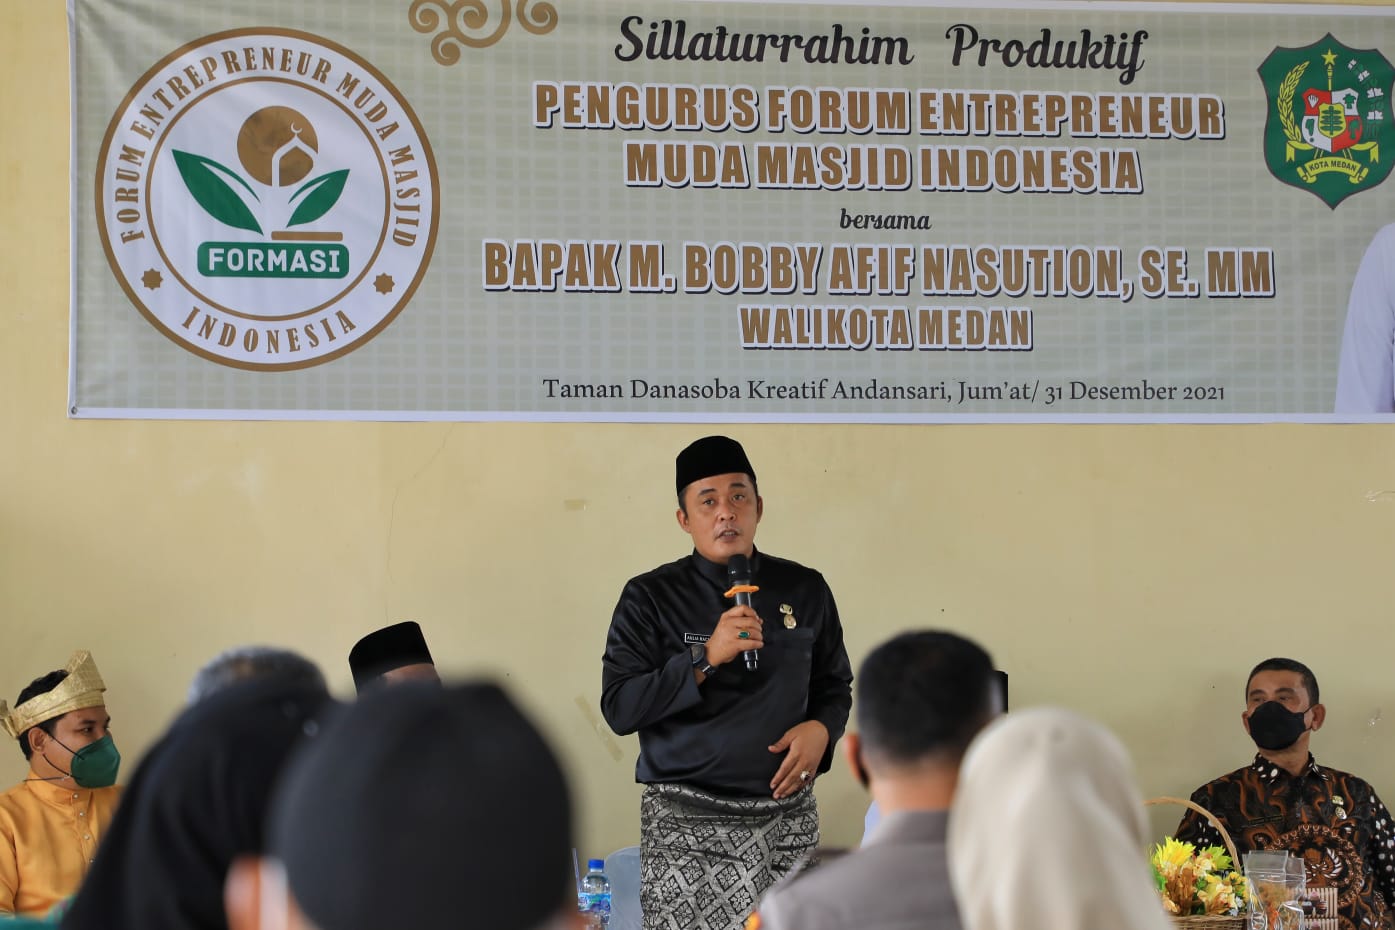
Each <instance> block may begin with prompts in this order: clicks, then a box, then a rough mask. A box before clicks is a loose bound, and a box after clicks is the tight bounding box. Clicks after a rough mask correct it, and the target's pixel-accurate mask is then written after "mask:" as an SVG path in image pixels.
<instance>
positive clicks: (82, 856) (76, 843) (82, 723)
mask: <svg viewBox="0 0 1395 930" xmlns="http://www.w3.org/2000/svg"><path fill="white" fill-rule="evenodd" d="M105 691H106V685H105V684H104V683H103V682H102V676H101V674H99V673H98V671H97V665H96V663H95V662H93V661H92V656H91V655H90V654H89V653H87V652H76V653H74V654H73V657H72V659H71V660H70V661H69V662H68V666H67V668H63V669H59V670H57V671H54V672H50V673H49V674H47V675H44V676H43V677H42V678H38V679H35V680H34V681H33V682H31V683H30V684H29V686H28V687H26V688H25V689H24V690H23V691H21V692H20V693H19V701H18V703H17V704H16V706H15V707H14V709H13V710H11V709H10V708H9V707H8V706H7V705H6V704H5V702H4V701H0V726H3V727H4V729H5V731H6V732H7V733H9V734H10V735H11V736H13V737H15V738H16V739H18V740H19V747H20V751H21V752H23V753H24V757H25V758H26V759H28V760H29V776H28V777H27V778H26V779H25V780H24V781H23V782H21V783H20V784H18V785H16V786H15V787H13V788H11V789H9V790H8V791H5V792H4V793H0V915H16V914H18V915H31V916H39V915H44V914H47V913H48V912H49V911H50V910H51V909H52V908H53V906H54V905H55V904H57V903H59V902H60V901H62V900H63V899H64V898H67V897H68V896H70V895H71V894H73V892H75V891H77V887H78V884H79V883H80V882H81V881H82V877H83V876H84V875H86V874H87V868H88V866H89V865H90V864H91V863H92V857H93V856H94V855H96V852H97V841H98V840H99V839H101V834H102V830H103V829H104V828H105V827H106V825H107V824H108V823H109V822H110V821H111V815H112V813H113V811H114V810H115V808H116V802H117V799H118V797H119V796H120V791H121V789H119V788H117V787H115V784H116V772H117V768H118V767H119V766H120V763H121V756H120V754H119V753H118V752H117V751H116V745H115V744H114V743H113V742H112V740H111V734H110V732H108V730H109V727H110V725H111V716H110V715H109V714H108V713H107V709H106V697H105V696H104V694H103V692H105Z"/></svg>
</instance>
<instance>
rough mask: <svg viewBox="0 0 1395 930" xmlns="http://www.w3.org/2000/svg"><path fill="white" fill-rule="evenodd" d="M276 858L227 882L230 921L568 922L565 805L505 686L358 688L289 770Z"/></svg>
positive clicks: (292, 927) (553, 765) (548, 754)
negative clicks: (355, 698)
mask: <svg viewBox="0 0 1395 930" xmlns="http://www.w3.org/2000/svg"><path fill="white" fill-rule="evenodd" d="M268 831H269V833H270V837H271V842H270V847H269V850H268V855H267V856H265V857H263V858H261V859H259V860H251V859H248V860H245V861H243V862H242V863H240V864H239V865H238V866H237V867H236V868H235V869H234V871H233V874H232V875H231V876H230V877H229V882H228V888H227V895H226V897H227V907H228V918H229V925H230V927H231V928H232V930H382V928H384V927H445V926H460V925H466V924H470V923H473V922H475V921H474V920H472V918H471V915H470V909H471V907H472V906H474V905H472V896H473V895H477V894H480V893H482V891H481V889H488V898H487V900H485V901H476V902H474V904H475V905H478V906H479V907H481V908H483V909H485V910H486V911H487V914H476V915H475V917H476V918H478V921H479V922H480V923H481V925H484V924H486V923H487V925H488V926H489V927H490V928H492V930H543V928H549V930H550V928H554V927H557V928H560V927H571V926H574V925H575V923H576V921H577V920H578V917H577V914H576V897H575V887H574V881H573V875H572V860H571V850H572V833H571V801H570V798H569V795H568V791H567V785H566V780H565V777H564V776H563V774H562V769H561V766H560V765H559V764H558V762H557V758H556V757H555V756H554V755H553V753H552V750H551V749H550V748H549V747H548V746H547V744H546V742H545V741H544V740H543V738H542V736H541V735H540V734H539V733H538V731H537V729H536V728H535V727H534V726H533V725H532V723H531V722H529V720H528V719H527V718H526V717H524V715H523V714H522V713H521V712H520V711H519V709H518V707H517V706H515V705H514V703H513V702H512V701H511V700H510V699H509V697H508V695H506V694H505V693H504V692H503V690H501V689H500V688H499V687H498V686H496V685H492V684H466V685H458V686H450V687H439V686H432V685H428V684H422V683H409V684H404V685H402V686H400V687H395V688H386V689H380V690H376V691H373V692H370V693H368V694H366V695H364V696H363V697H362V698H361V699H360V700H359V702H358V703H356V704H354V705H353V706H352V707H350V708H348V709H347V710H346V711H345V712H344V713H343V714H342V715H341V716H340V717H339V718H338V719H337V720H335V721H334V722H333V723H331V724H330V725H329V726H328V727H327V728H326V729H325V731H324V733H323V735H322V736H321V737H320V739H319V740H317V741H316V743H315V744H314V745H313V746H312V747H309V748H308V749H307V751H306V752H305V753H304V754H303V755H301V756H300V757H299V758H298V759H297V760H296V761H295V762H294V763H293V764H292V766H291V770H290V772H289V773H288V774H287V777H286V779H285V781H284V782H283V783H282V785H281V787H280V788H279V789H278V792H277V797H276V800H275V802H274V804H273V807H272V819H271V822H270V825H269V827H268Z"/></svg>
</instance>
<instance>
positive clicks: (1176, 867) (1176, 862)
mask: <svg viewBox="0 0 1395 930" xmlns="http://www.w3.org/2000/svg"><path fill="white" fill-rule="evenodd" d="M1195 852H1196V847H1195V846H1193V845H1192V844H1191V843H1184V842H1182V841H1181V840H1179V839H1176V838H1175V837H1171V836H1169V837H1167V838H1166V839H1164V840H1163V841H1162V842H1161V843H1159V844H1158V845H1157V846H1155V847H1153V857H1152V859H1153V867H1154V868H1155V869H1157V870H1158V871H1159V872H1161V873H1162V875H1163V877H1164V878H1171V877H1173V876H1175V875H1176V874H1177V873H1178V872H1179V871H1181V869H1182V867H1183V866H1184V865H1186V864H1187V863H1188V862H1190V861H1191V858H1192V854H1193V853H1195Z"/></svg>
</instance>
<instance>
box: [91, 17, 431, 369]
mask: <svg viewBox="0 0 1395 930" xmlns="http://www.w3.org/2000/svg"><path fill="white" fill-rule="evenodd" d="M96 196H97V204H96V206H97V216H98V226H99V228H100V230H101V234H102V245H103V247H104V248H105V250H106V254H107V260H108V262H109V263H110V265H111V268H112V271H113V272H114V273H115V275H116V277H117V280H118V281H120V283H121V286H122V288H123V289H124V290H125V291H126V294H127V295H128V296H129V297H130V298H131V301H132V302H133V303H134V304H135V305H136V307H137V308H138V309H139V310H140V311H141V313H142V314H144V315H145V317H146V319H147V320H149V321H150V322H151V323H152V324H153V325H154V326H155V327H156V328H157V329H159V330H160V331H161V332H162V333H164V334H165V335H166V336H168V337H169V338H170V339H172V340H174V341H175V342H177V343H178V344H180V345H181V346H183V347H184V348H186V349H188V350H189V351H191V352H194V353H196V354H198V355H200V356H202V357H204V358H206V359H209V360H211V361H215V362H219V363H220V364H224V365H229V366H233V367H236V368H244V369H253V370H268V371H275V370H286V369H294V368H306V367H309V366H312V365H317V364H320V363H322V362H326V361H329V360H330V359H334V358H338V357H339V356H341V355H344V354H346V353H348V352H351V351H353V350H354V349H356V348H358V347H359V346H361V345H363V344H364V343H365V342H367V341H368V340H369V339H371V338H372V337H373V336H375V335H377V334H378V333H379V332H381V331H382V330H383V329H384V328H385V327H386V326H387V325H388V324H389V323H391V322H392V321H393V320H394V319H395V318H396V317H397V315H398V314H399V313H400V312H401V311H402V309H403V308H404V307H405V306H406V305H407V303H408V302H409V301H410V299H411V296H412V294H413V293H414V292H415V291H416V288H417V286H418V285H419V284H420V282H421V279H422V276H423V275H424V274H425V271H426V266H427V264H428V262H429V261H430V258H431V253H432V250H433V248H434V247H435V241H436V229H437V220H438V212H439V201H440V196H439V187H438V181H437V174H436V163H435V159H434V157H433V155H432V152H431V146H430V143H429V142H428V141H427V138H426V134H425V132H423V130H422V128H421V124H420V123H419V122H418V121H417V118H416V114H415V113H413V111H412V109H411V107H410V106H409V105H408V103H407V101H406V100H405V99H404V98H403V97H402V95H401V94H400V93H398V91H397V89H396V88H395V87H393V86H392V84H391V83H390V82H389V81H388V80H387V78H385V77H384V76H383V75H382V74H380V73H379V72H378V71H377V70H376V69H375V68H373V67H372V66H371V65H370V64H368V62H366V61H364V60H363V59H362V58H360V57H358V56H357V55H355V54H354V53H352V52H350V51H349V50H347V49H345V48H342V47H340V46H338V45H335V44H334V43H332V42H329V41H327V40H325V39H322V38H319V37H318V36H313V35H310V34H308V33H303V32H295V31H291V30H284V29H244V30H236V31H232V32H223V33H218V34H216V35H212V36H207V37H205V38H203V39H199V40H197V41H195V42H192V43H190V44H189V45H187V46H185V47H184V48H181V49H179V50H177V51H175V52H174V53H172V54H171V55H169V56H168V57H166V58H165V59H164V60H163V61H161V62H159V63H158V64H156V65H155V66H154V67H153V68H151V69H150V70H149V71H148V72H146V74H145V76H144V77H142V78H141V80H140V81H138V82H137V83H136V85H135V86H134V87H133V88H132V89H131V91H130V93H129V94H127V96H126V99H125V100H124V101H123V102H122V104H121V106H120V107H118V109H117V111H116V114H115V115H114V116H113V117H112V120H111V124H110V126H109V127H108V128H107V133H106V137H105V138H104V140H103V143H102V148H101V151H100V153H99V156H98V166H97V184H96Z"/></svg>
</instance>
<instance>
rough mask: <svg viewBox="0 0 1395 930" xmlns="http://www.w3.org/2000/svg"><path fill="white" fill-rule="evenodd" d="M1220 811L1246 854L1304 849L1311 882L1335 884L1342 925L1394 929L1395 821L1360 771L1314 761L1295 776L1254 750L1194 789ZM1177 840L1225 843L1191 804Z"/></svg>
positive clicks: (1350, 929) (1357, 929)
mask: <svg viewBox="0 0 1395 930" xmlns="http://www.w3.org/2000/svg"><path fill="white" fill-rule="evenodd" d="M1192 801H1193V802H1194V803H1196V804H1200V805H1201V806H1202V807H1204V808H1206V809H1207V810H1209V811H1210V812H1211V813H1213V814H1215V815H1216V817H1217V819H1219V820H1220V821H1221V823H1223V824H1225V828H1226V830H1227V831H1229V833H1230V836H1231V839H1233V840H1234V841H1235V846H1236V849H1237V850H1238V851H1239V853H1240V855H1241V856H1242V857H1243V856H1244V855H1245V853H1247V852H1249V851H1251V850H1276V851H1277V850H1288V851H1289V853H1290V854H1291V855H1295V856H1302V857H1303V861H1304V863H1305V864H1306V865H1307V873H1308V884H1309V885H1310V886H1331V887H1335V888H1337V918H1338V925H1339V926H1340V927H1341V928H1342V930H1375V928H1379V930H1388V928H1390V927H1391V926H1392V924H1391V917H1392V912H1391V904H1392V903H1395V827H1392V825H1391V822H1390V812H1389V811H1387V810H1386V809H1385V805H1384V804H1382V803H1381V800H1380V798H1378V797H1376V793H1375V791H1374V790H1372V788H1371V786H1370V785H1368V784H1367V783H1366V782H1364V781H1362V780H1361V779H1360V778H1357V777H1356V776H1355V775H1348V774H1347V773H1346V772H1339V771H1337V770H1336V769H1329V768H1327V767H1325V766H1321V765H1318V764H1317V763H1316V762H1314V761H1313V757H1312V756H1311V755H1310V756H1308V764H1307V765H1305V766H1304V767H1303V770H1302V771H1301V772H1299V773H1298V774H1297V775H1290V774H1289V773H1288V772H1287V771H1285V770H1284V769H1282V768H1280V767H1279V766H1277V765H1275V764H1274V763H1272V762H1270V761H1268V760H1267V759H1265V758H1264V757H1263V756H1261V755H1256V756H1255V760H1254V762H1252V763H1250V764H1249V765H1247V766H1246V767H1245V768H1243V769H1238V770H1236V771H1234V772H1231V773H1230V774H1229V775H1222V776H1221V777H1220V778H1217V779H1216V780H1215V781H1213V782H1210V783H1209V784H1206V785H1203V786H1202V787H1200V788H1198V789H1197V790H1196V791H1194V792H1193V793H1192ZM1177 837H1178V839H1182V840H1186V841H1188V842H1191V843H1196V844H1198V845H1201V846H1220V845H1222V843H1221V837H1220V834H1219V833H1217V831H1216V829H1215V827H1213V826H1211V825H1210V824H1209V823H1207V822H1206V820H1205V819H1204V818H1202V817H1201V816H1200V815H1198V814H1196V813H1194V812H1192V811H1188V812H1187V814H1186V816H1184V817H1183V818H1182V823H1181V824H1180V825H1179V826H1178V827H1177Z"/></svg>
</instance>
